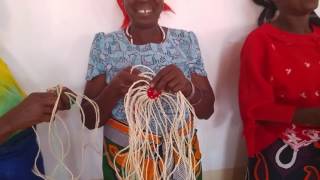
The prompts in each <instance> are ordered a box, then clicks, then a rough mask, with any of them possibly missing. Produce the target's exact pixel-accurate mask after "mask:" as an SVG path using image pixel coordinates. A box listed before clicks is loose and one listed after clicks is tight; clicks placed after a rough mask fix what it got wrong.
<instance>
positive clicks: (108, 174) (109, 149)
mask: <svg viewBox="0 0 320 180" xmlns="http://www.w3.org/2000/svg"><path fill="white" fill-rule="evenodd" d="M109 122H110V121H109ZM124 126H125V125H124V124H117V125H116V126H113V130H115V129H114V128H117V129H118V130H120V129H122V130H124V129H125V128H128V127H124ZM106 131H108V132H109V133H110V131H112V130H111V129H110V127H109V128H107V129H105V132H106ZM112 132H113V133H114V134H113V135H110V136H109V137H111V138H108V137H105V138H104V157H103V175H104V179H105V180H117V179H118V178H117V175H116V172H115V170H117V172H121V171H123V170H124V167H125V165H124V159H125V158H126V152H123V153H122V154H121V155H120V156H118V157H117V158H116V160H115V165H114V158H115V156H116V154H117V153H118V152H119V151H121V150H122V149H123V148H124V147H125V146H124V145H125V143H121V142H120V143H119V141H121V140H119V137H121V136H122V135H121V134H117V133H118V132H115V131H112ZM124 132H125V131H122V133H124ZM127 135H128V134H127ZM105 136H106V133H105ZM107 136H108V134H107ZM112 137H116V138H112ZM125 138H127V137H125ZM115 139H118V140H119V141H118V142H115V141H116V140H115ZM119 144H122V145H119ZM192 146H193V152H194V154H195V159H196V161H197V162H196V163H195V164H197V163H199V162H200V160H201V153H200V148H199V142H198V138H197V136H196V134H195V135H194V138H193V141H192ZM160 149H161V147H160ZM148 161H152V160H151V159H146V160H145V163H146V164H148V163H149V162H148ZM150 164H151V163H150ZM152 164H153V163H152ZM146 167H148V169H146V172H147V173H146V174H147V175H146V176H147V177H145V179H146V180H154V179H152V178H151V177H152V174H151V173H152V172H154V171H153V170H154V169H153V168H157V169H161V167H160V166H159V167H151V166H146ZM195 173H196V177H197V180H202V169H201V164H199V165H197V166H195ZM149 176H150V177H149ZM172 180H185V178H183V175H181V174H179V172H178V171H176V172H175V173H174V174H173V176H172Z"/></svg>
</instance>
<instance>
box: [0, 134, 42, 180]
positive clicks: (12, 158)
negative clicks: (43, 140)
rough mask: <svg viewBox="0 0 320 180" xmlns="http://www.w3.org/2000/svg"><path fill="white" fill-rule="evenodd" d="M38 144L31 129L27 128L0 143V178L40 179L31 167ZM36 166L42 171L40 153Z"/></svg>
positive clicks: (3, 179) (15, 179)
mask: <svg viewBox="0 0 320 180" xmlns="http://www.w3.org/2000/svg"><path fill="white" fill-rule="evenodd" d="M38 149H39V146H38V143H37V140H36V135H35V133H34V132H33V130H32V129H27V130H24V131H22V132H20V133H19V134H16V135H15V136H14V137H12V138H10V140H8V141H7V142H5V143H4V144H1V145H0V179H1V180H18V179H19V180H20V179H21V180H40V179H41V178H39V177H37V176H36V175H34V174H33V172H32V168H33V163H34V159H35V157H36V155H37V152H38ZM37 166H38V168H39V170H40V172H42V173H44V167H43V160H42V156H41V155H40V157H39V159H38V162H37Z"/></svg>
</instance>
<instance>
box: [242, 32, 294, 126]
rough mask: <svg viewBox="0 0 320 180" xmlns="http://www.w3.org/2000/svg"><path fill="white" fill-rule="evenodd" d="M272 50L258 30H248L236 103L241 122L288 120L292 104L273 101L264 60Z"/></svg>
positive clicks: (292, 108) (266, 63)
mask: <svg viewBox="0 0 320 180" xmlns="http://www.w3.org/2000/svg"><path fill="white" fill-rule="evenodd" d="M271 53H272V48H271V43H269V39H268V38H267V36H266V35H264V34H263V33H261V32H253V33H251V34H250V35H249V36H248V38H247V40H246V42H245V44H244V46H243V49H242V52H241V66H240V82H239V102H240V111H241V115H242V118H243V120H244V121H245V123H249V122H248V121H250V122H253V121H269V122H274V123H286V124H290V123H291V122H292V118H293V114H294V111H295V109H296V108H295V107H294V106H291V105H285V104H280V103H277V102H276V100H275V95H274V92H273V87H272V84H271V82H270V78H271V75H270V73H269V69H268V62H267V61H268V59H269V58H271V56H270V54H271Z"/></svg>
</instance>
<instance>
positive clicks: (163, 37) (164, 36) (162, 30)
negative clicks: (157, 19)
mask: <svg viewBox="0 0 320 180" xmlns="http://www.w3.org/2000/svg"><path fill="white" fill-rule="evenodd" d="M129 28H130V26H128V27H127V28H126V31H125V33H126V35H127V36H128V37H129V39H130V43H131V44H133V37H132V35H131V34H130V33H129ZM159 28H160V31H161V34H162V42H163V41H164V40H165V39H166V33H165V32H164V29H163V28H162V27H161V26H159Z"/></svg>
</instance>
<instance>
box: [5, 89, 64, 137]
mask: <svg viewBox="0 0 320 180" xmlns="http://www.w3.org/2000/svg"><path fill="white" fill-rule="evenodd" d="M56 100H57V95H56V94H55V93H53V92H43V93H38V92H37V93H32V94H30V95H29V96H28V97H26V98H25V99H24V100H23V101H22V102H21V103H20V104H19V105H17V106H16V107H15V108H13V109H12V110H11V111H9V112H8V113H7V114H6V115H5V116H4V118H8V119H9V120H10V121H9V122H11V123H10V124H11V126H12V128H13V131H15V130H18V129H24V128H28V127H30V126H33V125H36V124H38V123H41V122H49V121H50V118H51V115H52V113H53V112H52V111H53V107H54V105H55V103H56ZM62 101H63V100H61V101H60V102H59V104H58V110H66V109H68V108H65V107H64V108H63V109H62V108H60V107H61V105H60V104H61V103H62ZM69 108H70V107H69Z"/></svg>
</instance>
